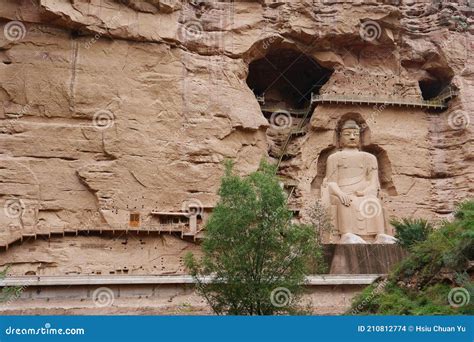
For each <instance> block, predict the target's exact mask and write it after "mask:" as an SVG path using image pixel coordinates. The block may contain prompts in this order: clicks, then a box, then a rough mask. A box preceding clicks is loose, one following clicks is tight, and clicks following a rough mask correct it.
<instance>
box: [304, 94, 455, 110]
mask: <svg viewBox="0 0 474 342" xmlns="http://www.w3.org/2000/svg"><path fill="white" fill-rule="evenodd" d="M457 95H458V93H457V92H456V91H453V90H449V91H446V92H443V93H442V94H440V95H438V96H437V97H436V98H434V99H432V100H416V99H407V98H394V97H367V96H354V95H347V96H346V95H330V94H322V95H314V94H312V95H311V103H321V104H356V105H383V106H398V107H413V108H431V109H446V108H448V104H447V103H446V102H447V100H449V99H451V98H453V97H455V96H457Z"/></svg>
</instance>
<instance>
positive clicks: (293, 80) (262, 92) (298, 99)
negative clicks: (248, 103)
mask: <svg viewBox="0 0 474 342" xmlns="http://www.w3.org/2000/svg"><path fill="white" fill-rule="evenodd" d="M331 74H332V70H329V69H326V68H324V67H322V66H321V65H319V64H318V63H317V62H316V60H314V58H312V57H311V56H308V55H306V54H304V53H302V52H300V51H297V50H293V49H279V50H274V51H272V52H269V53H268V54H267V55H266V56H265V57H263V58H261V59H258V60H256V61H253V62H252V63H250V66H249V75H248V77H247V85H248V86H249V88H250V89H252V91H253V92H254V94H255V96H256V97H257V98H258V99H261V100H263V99H264V101H265V105H266V106H277V107H279V108H280V109H282V110H288V109H289V108H296V109H298V108H299V109H302V108H305V107H307V106H308V105H309V104H310V102H311V93H314V94H319V90H320V89H321V87H322V86H323V85H324V84H325V83H326V82H327V81H328V79H329V77H330V76H331ZM259 102H260V103H262V101H259Z"/></svg>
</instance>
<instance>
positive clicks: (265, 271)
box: [185, 162, 321, 315]
mask: <svg viewBox="0 0 474 342" xmlns="http://www.w3.org/2000/svg"><path fill="white" fill-rule="evenodd" d="M275 171H276V169H275V167H273V166H271V165H268V164H267V163H265V162H262V163H261V165H260V168H259V170H258V171H256V172H253V173H251V174H250V175H248V176H247V177H243V178H242V177H239V176H238V175H235V174H234V173H233V170H232V165H231V164H228V165H227V169H226V173H225V175H224V177H223V179H222V183H221V187H220V189H219V195H220V200H219V202H218V203H217V205H216V207H215V208H214V210H213V212H212V215H211V217H210V218H209V221H208V222H207V224H206V238H205V239H204V241H203V243H202V252H203V257H202V258H201V259H200V260H196V259H195V257H194V256H193V255H192V254H188V255H186V259H185V262H186V266H187V267H188V269H189V270H190V273H191V274H192V275H193V276H194V279H195V280H196V283H197V285H196V289H197V292H198V293H199V294H200V295H201V296H203V297H204V298H205V299H206V300H207V302H208V303H209V305H210V306H211V308H212V309H213V311H214V312H215V313H216V314H232V315H271V314H279V313H291V314H294V313H299V312H300V311H299V308H300V307H301V305H299V299H300V296H301V294H302V291H303V286H302V284H303V283H304V280H305V276H306V275H307V274H308V273H309V271H310V269H309V268H310V265H311V261H312V260H314V259H315V258H318V256H319V255H320V254H321V251H320V250H319V249H320V246H319V245H318V244H317V236H316V231H315V229H314V227H312V226H311V225H299V224H293V223H292V222H291V220H292V216H293V215H292V213H291V212H290V210H288V207H287V198H286V194H285V193H284V192H283V190H282V188H281V187H280V185H279V180H278V178H277V177H276V176H275ZM205 276H212V277H213V281H212V282H206V281H204V280H205V279H206V278H205Z"/></svg>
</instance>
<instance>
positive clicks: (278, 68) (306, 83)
mask: <svg viewBox="0 0 474 342" xmlns="http://www.w3.org/2000/svg"><path fill="white" fill-rule="evenodd" d="M332 72H333V70H331V69H328V68H325V67H323V66H322V65H320V64H319V63H318V62H317V61H316V60H315V59H314V58H313V57H311V56H310V55H307V54H305V53H303V52H302V51H301V50H298V49H294V48H288V47H284V48H270V49H269V51H268V53H267V54H266V55H265V56H263V57H261V58H260V59H257V60H254V61H253V62H251V63H250V65H249V73H248V77H247V85H248V86H249V88H250V89H251V90H252V91H253V93H254V95H255V97H256V98H257V100H258V102H259V104H260V108H261V110H262V114H263V115H264V116H265V118H266V119H267V120H268V121H269V124H270V125H269V128H268V130H267V138H268V143H269V147H268V153H269V155H270V157H273V158H275V159H276V160H277V164H278V167H281V166H282V163H283V164H284V162H285V161H286V160H289V159H292V158H293V157H295V156H296V155H297V154H298V153H299V142H300V141H301V140H302V139H300V138H301V137H302V136H304V135H305V134H306V132H307V129H308V123H309V120H310V119H311V115H312V113H313V111H314V105H315V104H314V105H313V103H312V101H311V95H312V94H314V95H318V94H319V92H320V90H321V87H322V86H323V85H324V84H325V83H326V82H327V81H328V80H329V78H330V76H331V74H332ZM283 167H284V165H283ZM280 171H281V170H280Z"/></svg>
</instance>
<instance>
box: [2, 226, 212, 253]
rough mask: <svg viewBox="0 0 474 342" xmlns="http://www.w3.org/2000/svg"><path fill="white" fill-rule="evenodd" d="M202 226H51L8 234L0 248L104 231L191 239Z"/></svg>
mask: <svg viewBox="0 0 474 342" xmlns="http://www.w3.org/2000/svg"><path fill="white" fill-rule="evenodd" d="M202 228H203V227H202V226H201V227H199V228H198V230H197V231H196V232H192V231H190V229H189V227H187V226H184V225H182V224H162V225H154V226H144V227H126V226H123V227H108V226H106V227H96V228H91V227H84V228H77V229H74V228H59V227H57V228H53V229H50V230H49V231H46V232H45V231H40V232H27V233H21V234H14V235H13V234H12V235H13V236H10V239H2V240H0V248H2V249H5V250H8V248H9V247H10V245H12V244H15V243H17V242H20V243H22V242H23V241H27V240H30V239H34V240H36V239H49V238H51V237H54V236H57V237H60V236H65V235H66V234H68V235H79V234H80V233H81V234H99V235H101V234H104V233H111V234H117V233H126V234H128V233H136V234H140V233H144V234H150V233H158V234H163V233H168V234H173V233H175V234H178V235H180V236H181V238H184V237H190V238H192V239H193V240H201V239H202V238H203V237H204V234H203V230H202Z"/></svg>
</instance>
